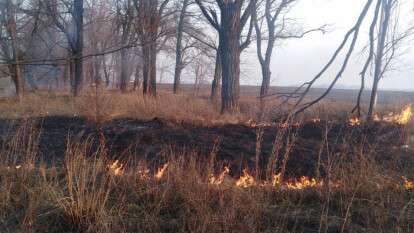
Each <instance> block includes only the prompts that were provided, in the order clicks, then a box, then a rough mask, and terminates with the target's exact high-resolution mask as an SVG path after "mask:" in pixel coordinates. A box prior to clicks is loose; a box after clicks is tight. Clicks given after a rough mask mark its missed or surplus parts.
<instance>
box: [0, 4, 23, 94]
mask: <svg viewBox="0 0 414 233" xmlns="http://www.w3.org/2000/svg"><path fill="white" fill-rule="evenodd" d="M17 10H18V5H17V4H15V3H14V2H13V1H12V0H4V1H2V2H0V56H1V57H2V58H3V60H5V61H6V63H7V67H8V72H7V73H8V74H9V76H10V77H11V79H12V80H13V83H14V86H15V89H16V96H17V97H18V99H19V100H21V99H22V96H23V91H24V78H23V76H22V71H21V65H20V60H21V56H22V51H21V50H20V49H19V44H18V39H19V38H18V35H17V30H18V29H17V22H16V21H17Z"/></svg>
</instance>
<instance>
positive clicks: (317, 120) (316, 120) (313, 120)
mask: <svg viewBox="0 0 414 233" xmlns="http://www.w3.org/2000/svg"><path fill="white" fill-rule="evenodd" d="M311 121H312V123H320V122H321V118H313V119H312V120H311Z"/></svg>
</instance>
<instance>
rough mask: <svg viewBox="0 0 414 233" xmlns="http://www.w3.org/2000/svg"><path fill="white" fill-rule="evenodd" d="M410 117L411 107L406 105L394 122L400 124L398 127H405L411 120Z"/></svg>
mask: <svg viewBox="0 0 414 233" xmlns="http://www.w3.org/2000/svg"><path fill="white" fill-rule="evenodd" d="M412 116H413V109H412V107H411V105H407V106H405V108H404V109H403V110H402V112H401V113H400V115H398V118H397V120H396V122H397V124H400V125H406V124H408V122H409V121H410V120H411V118H412Z"/></svg>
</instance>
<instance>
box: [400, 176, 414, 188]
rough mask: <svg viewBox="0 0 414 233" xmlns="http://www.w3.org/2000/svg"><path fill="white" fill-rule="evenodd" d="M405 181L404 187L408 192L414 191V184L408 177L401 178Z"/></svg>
mask: <svg viewBox="0 0 414 233" xmlns="http://www.w3.org/2000/svg"><path fill="white" fill-rule="evenodd" d="M401 178H402V179H403V182H404V184H403V186H404V188H405V189H406V190H413V189H414V183H413V182H412V181H410V180H408V179H407V177H405V176H403V177H401Z"/></svg>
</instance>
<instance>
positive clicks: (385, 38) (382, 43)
mask: <svg viewBox="0 0 414 233" xmlns="http://www.w3.org/2000/svg"><path fill="white" fill-rule="evenodd" d="M378 5H381V8H380V11H376V15H375V20H377V22H376V23H375V24H378V30H377V36H376V38H377V39H376V48H375V47H374V46H375V44H374V43H372V41H374V39H375V36H374V35H373V34H372V33H370V50H372V51H374V50H376V53H375V58H374V57H373V56H371V55H370V56H369V57H368V59H367V64H369V63H371V61H372V62H373V67H374V74H373V86H372V90H371V98H370V102H369V108H368V114H367V120H368V121H371V120H373V118H374V114H375V109H376V106H377V98H378V88H379V83H380V81H381V79H382V78H383V77H384V76H385V74H386V73H387V72H388V71H390V70H391V69H392V65H393V64H392V63H393V61H394V60H395V59H396V58H397V56H398V55H400V54H398V52H399V51H398V50H399V49H400V47H401V44H402V43H403V42H404V41H405V40H406V39H407V38H409V37H410V36H412V34H413V32H414V31H413V30H414V26H411V27H409V28H407V29H405V30H404V31H403V32H400V31H399V30H400V25H399V23H400V22H399V9H398V8H399V5H400V1H399V0H378ZM373 24H374V23H373ZM361 90H363V87H361ZM359 101H361V100H360V98H359V99H358V103H357V106H360V103H359Z"/></svg>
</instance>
